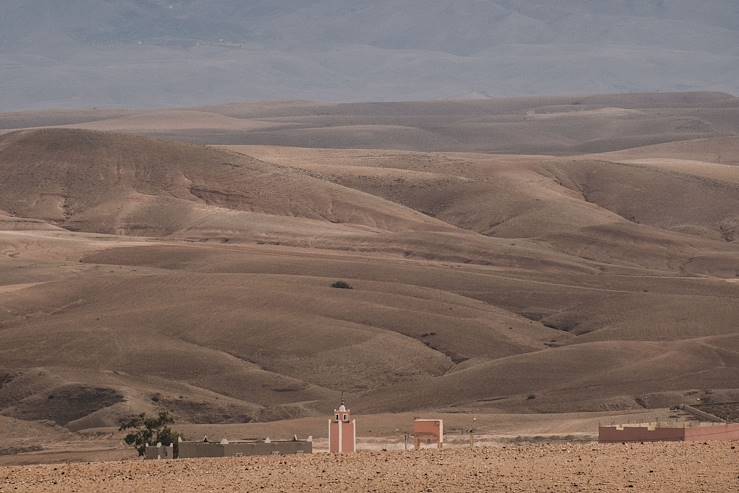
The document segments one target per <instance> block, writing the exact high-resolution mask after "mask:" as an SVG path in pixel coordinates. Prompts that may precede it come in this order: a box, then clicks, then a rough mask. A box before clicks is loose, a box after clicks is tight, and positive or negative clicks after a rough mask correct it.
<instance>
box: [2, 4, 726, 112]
mask: <svg viewBox="0 0 739 493" xmlns="http://www.w3.org/2000/svg"><path fill="white" fill-rule="evenodd" d="M2 10H3V15H2V17H0V110H4V111H10V110H19V109H29V108H36V109H41V108H49V107H80V106H92V105H98V106H125V107H147V106H167V105H178V106H195V105H202V104H215V103H224V102H228V101H234V100H265V99H281V100H282V99H310V100H330V101H336V100H343V101H366V100H422V99H432V98H433V99H438V98H465V97H478V98H479V97H487V96H511V95H540V94H585V93H609V92H630V91H649V90H714V91H726V92H734V93H736V92H739V85H738V83H737V82H736V81H737V80H739V6H738V5H737V3H736V2H734V1H732V0H706V1H702V2H695V1H691V0H642V1H627V0H622V1H612V0H597V1H590V0H588V1H586V0H563V1H557V2H549V1H541V0H525V1H519V0H516V1H512V0H496V1H486V2H481V1H474V0H463V1H459V0H454V1H452V0H437V1H433V2H428V1H423V0H405V1H402V2H397V1H390V0H380V1H371V2H370V1H363V0H351V1H347V0H308V1H305V0H301V1H296V0H279V1H275V0H270V1H266V0H251V1H248V2H242V1H236V0H214V1H208V2H199V1H181V0H180V1H178V0H166V1H164V0H122V1H116V2H99V1H92V0H69V1H65V2H56V1H52V0H5V1H4V2H3V6H2Z"/></svg>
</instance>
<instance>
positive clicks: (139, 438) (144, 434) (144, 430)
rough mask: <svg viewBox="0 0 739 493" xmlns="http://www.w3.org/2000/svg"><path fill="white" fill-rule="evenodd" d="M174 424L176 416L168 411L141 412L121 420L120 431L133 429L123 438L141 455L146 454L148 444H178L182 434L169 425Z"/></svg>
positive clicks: (166, 445) (167, 445)
mask: <svg viewBox="0 0 739 493" xmlns="http://www.w3.org/2000/svg"><path fill="white" fill-rule="evenodd" d="M171 424H174V418H173V417H172V416H171V415H170V414H169V413H168V412H167V411H160V412H159V414H158V415H157V416H153V417H152V416H147V415H146V414H143V413H142V414H139V415H138V416H135V417H133V418H131V419H129V420H128V421H123V422H121V426H120V428H119V430H120V431H126V430H133V431H131V433H129V434H128V435H126V437H125V438H124V439H123V441H124V442H126V444H127V445H130V446H132V447H134V448H135V449H136V451H137V452H138V453H139V455H144V452H145V451H146V446H147V445H149V444H151V445H156V444H157V443H161V444H162V445H164V446H165V447H169V445H170V444H173V443H174V444H175V446H176V445H177V439H178V438H180V437H182V435H181V434H180V433H178V432H176V431H174V430H172V429H171V428H170V427H169V425H171Z"/></svg>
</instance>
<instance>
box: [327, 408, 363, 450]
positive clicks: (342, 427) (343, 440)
mask: <svg viewBox="0 0 739 493" xmlns="http://www.w3.org/2000/svg"><path fill="white" fill-rule="evenodd" d="M328 449H329V452H331V453H332V454H351V453H354V452H356V450H357V420H356V419H352V415H351V411H350V410H349V409H347V408H346V405H344V401H343V400H342V401H341V405H340V406H339V408H338V409H334V416H333V418H331V419H329V420H328Z"/></svg>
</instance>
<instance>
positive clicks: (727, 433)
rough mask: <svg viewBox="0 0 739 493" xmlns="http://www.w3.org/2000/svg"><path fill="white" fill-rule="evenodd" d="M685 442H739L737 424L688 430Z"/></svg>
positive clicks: (738, 426)
mask: <svg viewBox="0 0 739 493" xmlns="http://www.w3.org/2000/svg"><path fill="white" fill-rule="evenodd" d="M685 440H739V424H725V425H713V426H700V427H695V428H688V429H686V430H685Z"/></svg>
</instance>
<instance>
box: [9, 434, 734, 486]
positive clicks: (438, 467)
mask: <svg viewBox="0 0 739 493" xmlns="http://www.w3.org/2000/svg"><path fill="white" fill-rule="evenodd" d="M737 445H738V444H737V443H736V442H734V443H729V442H723V443H722V442H713V443H711V444H704V443H661V444H643V445H642V444H628V445H620V444H617V445H597V444H592V443H587V444H566V445H563V444H560V445H521V446H505V447H495V448H475V449H455V450H444V451H429V450H425V451H422V452H406V453H402V452H387V453H382V452H363V453H360V454H357V455H354V456H345V457H335V456H330V455H328V454H312V455H310V456H292V457H259V458H238V459H209V460H182V461H152V462H141V461H123V462H109V463H91V464H68V465H56V466H52V465H48V466H31V467H12V468H0V492H2V493H7V492H16V491H23V492H88V491H101V490H107V491H115V492H137V493H138V492H148V491H165V489H167V490H172V491H181V492H189V491H198V492H203V491H269V492H277V491H302V492H305V491H329V490H331V491H376V492H380V491H428V492H430V491H433V492H444V491H508V492H517V491H521V492H523V491H526V492H529V491H609V492H610V491H650V492H656V491H664V492H668V491H669V492H677V491H685V492H701V491H705V492H722V491H727V492H728V491H737V489H739V450H738V449H737Z"/></svg>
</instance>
